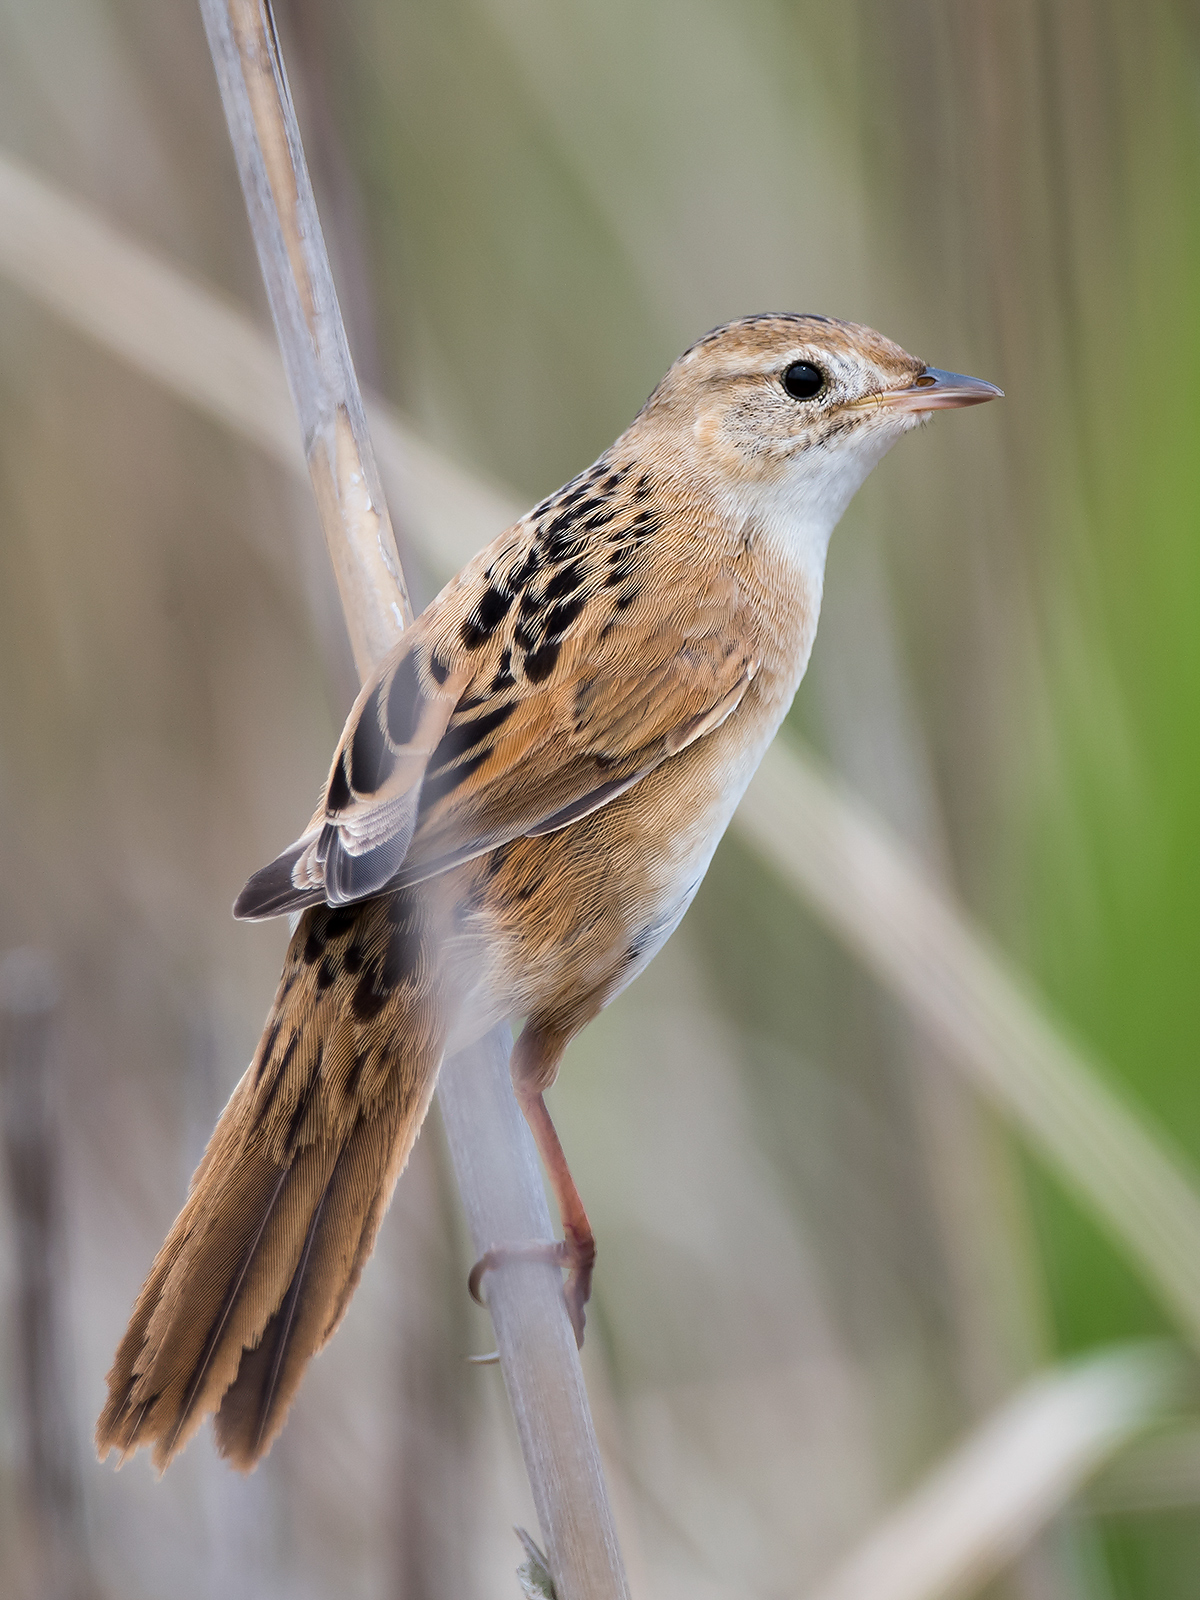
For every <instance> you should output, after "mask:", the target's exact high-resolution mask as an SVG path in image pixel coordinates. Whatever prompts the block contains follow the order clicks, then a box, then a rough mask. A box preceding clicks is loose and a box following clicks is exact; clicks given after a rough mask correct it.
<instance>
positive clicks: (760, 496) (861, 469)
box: [727, 428, 907, 603]
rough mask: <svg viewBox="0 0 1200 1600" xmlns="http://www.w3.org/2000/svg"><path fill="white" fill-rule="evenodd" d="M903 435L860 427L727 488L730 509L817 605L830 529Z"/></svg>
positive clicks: (888, 429) (900, 432) (821, 586)
mask: <svg viewBox="0 0 1200 1600" xmlns="http://www.w3.org/2000/svg"><path fill="white" fill-rule="evenodd" d="M906 431H907V429H905V428H899V429H894V430H893V429H890V428H873V429H871V430H870V431H867V430H865V429H864V430H863V431H862V432H861V433H859V434H858V435H857V436H856V437H854V438H850V439H846V438H839V439H836V440H834V441H833V442H832V443H831V444H823V445H810V446H809V447H808V448H807V449H804V450H798V451H797V452H796V453H795V455H793V456H791V457H789V458H788V460H787V461H786V462H785V463H784V464H783V466H782V469H781V470H780V471H779V472H778V473H776V474H775V475H774V476H772V477H771V478H764V479H760V480H759V481H758V482H756V483H741V484H738V485H736V486H735V487H733V488H731V489H730V490H728V491H727V494H728V498H729V509H730V511H731V512H732V513H733V515H734V517H735V519H736V520H737V521H738V522H739V523H740V524H741V525H742V526H746V525H747V524H752V525H753V527H754V536H755V538H756V539H760V540H762V541H763V542H764V543H766V544H767V545H769V546H770V547H771V548H772V549H773V550H774V551H775V552H776V553H777V554H778V555H779V556H780V557H781V558H782V559H783V560H784V561H786V562H787V563H788V564H789V565H791V566H794V567H796V568H798V569H799V572H800V575H801V576H802V577H803V579H804V581H805V584H806V586H807V587H808V589H809V590H810V592H811V594H812V595H813V597H814V599H816V600H817V602H818V603H819V601H820V596H821V591H822V588H823V587H824V582H825V558H826V556H827V555H828V553H829V540H830V536H831V535H832V533H833V530H834V528H835V527H836V526H837V524H838V522H839V521H840V520H841V516H842V513H843V511H845V509H846V507H847V506H848V505H849V504H850V501H851V500H852V498H853V497H854V493H855V491H856V490H857V489H858V488H859V487H860V485H861V484H862V482H863V480H864V479H865V478H866V476H867V474H868V473H869V472H870V470H871V468H872V467H873V466H875V464H876V463H877V462H878V461H880V460H881V459H882V458H883V457H884V456H885V455H886V454H887V452H888V451H889V450H890V449H891V447H892V445H894V444H895V443H896V441H897V439H898V438H899V437H900V435H901V434H902V433H903V432H906Z"/></svg>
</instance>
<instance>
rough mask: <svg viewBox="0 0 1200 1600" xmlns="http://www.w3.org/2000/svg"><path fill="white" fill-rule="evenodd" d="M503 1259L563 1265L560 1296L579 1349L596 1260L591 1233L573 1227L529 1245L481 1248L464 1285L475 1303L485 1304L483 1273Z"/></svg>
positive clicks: (500, 1245) (500, 1262)
mask: <svg viewBox="0 0 1200 1600" xmlns="http://www.w3.org/2000/svg"><path fill="white" fill-rule="evenodd" d="M506 1261H547V1262H549V1263H550V1264H551V1265H552V1266H556V1267H566V1268H567V1281H566V1283H565V1284H564V1285H563V1299H564V1300H565V1301H566V1305H567V1315H568V1316H569V1317H570V1319H571V1327H572V1328H573V1329H574V1330H575V1343H576V1345H578V1346H579V1347H580V1348H582V1346H583V1328H584V1323H585V1321H586V1320H587V1319H586V1316H585V1314H584V1309H583V1308H584V1306H585V1305H586V1304H587V1301H588V1298H589V1296H590V1295H591V1292H592V1269H593V1267H594V1266H595V1262H596V1241H595V1240H594V1239H593V1238H592V1236H591V1234H590V1233H589V1234H587V1235H585V1236H584V1237H583V1238H578V1237H576V1236H575V1233H574V1230H573V1229H570V1230H568V1233H567V1237H566V1238H565V1239H556V1240H554V1241H553V1242H551V1241H550V1240H546V1241H545V1242H542V1241H535V1242H531V1243H529V1244H498V1245H493V1247H492V1248H491V1249H490V1250H485V1251H484V1253H483V1255H481V1256H480V1258H479V1260H478V1261H477V1262H476V1263H475V1265H474V1266H473V1267H472V1268H471V1272H470V1276H469V1277H468V1278H467V1288H468V1289H469V1290H470V1293H471V1298H472V1300H474V1301H475V1302H476V1303H477V1304H478V1305H481V1306H483V1305H486V1304H487V1301H486V1300H484V1298H483V1296H482V1295H481V1294H480V1292H479V1291H480V1284H481V1283H482V1281H483V1275H484V1273H485V1272H490V1271H491V1270H492V1268H493V1267H498V1266H502V1265H503V1264H504V1262H506Z"/></svg>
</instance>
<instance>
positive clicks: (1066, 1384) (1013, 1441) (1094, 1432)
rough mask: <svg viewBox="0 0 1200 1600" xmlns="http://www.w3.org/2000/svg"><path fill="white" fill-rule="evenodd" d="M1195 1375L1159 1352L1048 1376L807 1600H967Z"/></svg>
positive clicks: (1116, 1354)
mask: <svg viewBox="0 0 1200 1600" xmlns="http://www.w3.org/2000/svg"><path fill="white" fill-rule="evenodd" d="M1191 1378H1192V1372H1191V1368H1190V1365H1189V1364H1188V1363H1185V1362H1184V1361H1182V1360H1181V1359H1180V1355H1179V1352H1178V1351H1177V1350H1173V1349H1171V1348H1170V1347H1168V1346H1164V1345H1161V1344H1137V1345H1125V1346H1117V1347H1115V1348H1112V1349H1108V1350H1105V1351H1103V1352H1101V1353H1100V1354H1099V1355H1095V1356H1089V1357H1088V1358H1087V1359H1086V1360H1083V1361H1078V1362H1072V1363H1070V1364H1066V1365H1063V1366H1061V1367H1055V1368H1051V1369H1050V1370H1049V1371H1048V1372H1045V1373H1043V1374H1042V1375H1041V1376H1040V1377H1038V1378H1035V1379H1034V1380H1033V1381H1032V1382H1030V1383H1028V1384H1026V1385H1025V1387H1024V1388H1023V1389H1022V1390H1021V1391H1020V1392H1019V1393H1018V1394H1017V1395H1016V1396H1015V1397H1014V1398H1013V1399H1012V1400H1010V1401H1009V1402H1008V1403H1007V1404H1006V1405H1004V1406H1002V1407H1001V1408H1000V1409H999V1410H998V1411H996V1412H994V1413H993V1414H992V1415H991V1416H990V1417H988V1418H986V1420H985V1421H984V1422H983V1423H982V1424H981V1425H980V1426H979V1427H978V1428H976V1429H975V1430H974V1431H973V1432H972V1433H971V1434H970V1435H969V1436H968V1437H967V1438H966V1439H965V1440H964V1441H963V1442H962V1443H961V1444H960V1445H959V1446H958V1447H957V1448H956V1449H954V1450H953V1451H952V1452H951V1453H950V1454H949V1455H948V1456H947V1457H945V1458H944V1459H943V1460H942V1461H941V1462H940V1463H939V1464H938V1465H937V1466H936V1467H935V1468H934V1469H933V1471H932V1472H930V1473H929V1474H928V1476H927V1477H926V1478H925V1479H924V1480H923V1481H922V1482H921V1483H920V1484H919V1485H918V1486H917V1488H916V1489H915V1490H913V1491H912V1493H911V1494H909V1495H908V1497H907V1498H906V1499H905V1500H904V1501H903V1502H902V1503H901V1504H900V1505H899V1506H897V1507H896V1508H895V1509H894V1510H893V1511H891V1512H890V1513H888V1514H887V1515H885V1516H884V1517H883V1518H882V1519H881V1521H879V1522H878V1523H876V1525H875V1527H874V1528H873V1529H872V1530H871V1531H870V1532H869V1533H868V1534H867V1536H866V1538H865V1539H864V1540H863V1542H862V1543H861V1544H860V1545H859V1546H858V1548H857V1549H856V1550H854V1551H853V1552H852V1553H851V1554H850V1555H849V1556H848V1557H847V1558H846V1560H845V1561H843V1563H842V1564H841V1566H840V1567H839V1568H838V1569H837V1571H836V1572H834V1573H832V1574H831V1575H830V1576H829V1578H827V1579H826V1580H825V1582H823V1583H820V1584H818V1585H817V1587H816V1589H815V1590H812V1591H810V1592H809V1593H808V1594H807V1595H806V1596H805V1600H966V1597H967V1596H969V1595H972V1594H976V1593H977V1592H978V1591H979V1589H980V1588H982V1586H983V1585H984V1584H985V1583H986V1582H987V1581H988V1579H990V1578H992V1577H994V1576H995V1575H996V1574H997V1573H998V1572H1000V1571H1001V1570H1002V1568H1003V1567H1004V1566H1005V1565H1007V1563H1008V1562H1009V1561H1010V1560H1011V1559H1012V1558H1013V1557H1014V1556H1015V1555H1016V1554H1017V1553H1018V1552H1019V1551H1020V1550H1021V1549H1023V1548H1024V1546H1025V1545H1026V1544H1027V1543H1028V1542H1029V1540H1030V1539H1031V1538H1032V1537H1033V1535H1034V1534H1035V1533H1037V1532H1038V1531H1039V1529H1041V1528H1043V1527H1044V1526H1045V1525H1046V1523H1047V1522H1049V1521H1050V1519H1051V1518H1052V1517H1053V1516H1054V1515H1055V1514H1056V1513H1057V1512H1058V1511H1059V1510H1060V1509H1061V1508H1062V1506H1063V1505H1064V1504H1065V1503H1066V1501H1067V1500H1068V1499H1070V1497H1071V1496H1072V1495H1073V1494H1074V1493H1075V1491H1076V1490H1077V1489H1079V1488H1080V1486H1081V1485H1082V1484H1083V1483H1085V1482H1086V1481H1087V1479H1088V1478H1089V1477H1091V1475H1092V1474H1093V1473H1094V1472H1096V1471H1097V1470H1098V1469H1099V1468H1100V1467H1102V1466H1103V1465H1104V1463H1105V1462H1106V1461H1108V1460H1109V1459H1111V1457H1112V1456H1114V1455H1115V1454H1116V1453H1117V1452H1118V1451H1119V1450H1120V1449H1121V1448H1122V1447H1123V1446H1124V1445H1126V1444H1128V1443H1129V1441H1130V1440H1131V1439H1133V1438H1135V1437H1136V1436H1137V1435H1138V1434H1139V1433H1142V1432H1143V1431H1144V1430H1146V1429H1147V1428H1149V1427H1152V1426H1153V1425H1154V1424H1155V1423H1157V1422H1161V1421H1162V1420H1163V1418H1164V1417H1165V1416H1166V1415H1167V1414H1168V1413H1169V1412H1170V1411H1171V1410H1173V1409H1174V1408H1175V1407H1176V1406H1177V1405H1178V1403H1179V1402H1180V1400H1182V1399H1183V1398H1184V1396H1185V1395H1186V1393H1187V1391H1188V1388H1189V1386H1190V1383H1191Z"/></svg>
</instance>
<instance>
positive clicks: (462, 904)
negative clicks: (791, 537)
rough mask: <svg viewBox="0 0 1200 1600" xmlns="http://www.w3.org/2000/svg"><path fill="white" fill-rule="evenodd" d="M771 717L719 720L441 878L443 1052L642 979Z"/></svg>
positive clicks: (702, 866) (686, 901)
mask: <svg viewBox="0 0 1200 1600" xmlns="http://www.w3.org/2000/svg"><path fill="white" fill-rule="evenodd" d="M783 709H785V707H781V708H780V709H779V712H778V715H774V716H766V717H764V716H762V715H760V716H757V717H754V718H753V719H750V718H747V719H745V720H742V721H741V723H740V725H739V724H738V722H736V721H735V718H733V717H731V718H730V719H729V720H728V721H727V722H726V723H725V724H723V725H722V727H720V728H718V729H716V730H715V731H714V732H713V733H712V734H710V735H708V736H707V737H706V738H704V739H701V740H698V741H697V743H696V744H695V745H693V746H691V747H689V749H687V750H685V751H682V752H681V753H680V754H679V755H678V756H675V757H673V758H672V759H671V760H669V761H667V762H664V763H663V765H662V766H661V767H659V768H657V769H656V770H655V771H654V772H652V773H650V774H649V775H648V776H647V777H645V778H643V779H642V780H641V781H640V782H639V783H637V784H635V785H634V787H633V788H632V789H630V790H628V791H627V792H626V793H625V794H624V795H622V796H620V797H619V798H618V799H617V800H614V801H611V802H610V803H609V804H608V805H606V806H604V807H602V808H601V809H600V810H599V811H596V812H594V813H593V814H592V815H591V816H589V817H585V818H583V819H582V820H581V821H579V822H577V823H574V824H572V826H571V827H569V828H564V829H562V830H561V831H560V832H558V833H554V834H548V835H546V836H544V837H542V838H536V839H518V840H515V841H514V842H513V843H512V844H510V845H507V846H505V847H503V848H502V849H500V850H496V851H493V852H492V853H491V854H490V855H488V856H484V857H481V858H480V859H479V860H478V861H475V862H471V863H469V864H468V865H467V866H465V867H462V868H459V869H457V870H456V871H455V872H454V873H452V874H450V873H448V874H446V883H445V886H444V890H443V892H447V891H448V892H450V893H451V894H452V897H453V901H454V909H453V913H452V915H453V918H454V925H455V933H454V935H453V937H452V938H451V940H450V941H449V943H448V945H447V955H448V957H449V962H450V966H451V967H452V968H453V969H454V970H455V972H456V973H457V974H458V980H457V983H456V985H455V987H456V988H457V990H458V997H459V998H458V1004H457V1006H456V1020H455V1022H454V1023H453V1024H452V1029H451V1035H450V1040H449V1044H448V1048H449V1049H450V1050H451V1051H452V1050H454V1049H457V1048H461V1047H462V1045H464V1044H466V1043H467V1042H469V1040H470V1039H471V1038H474V1037H477V1036H478V1035H479V1033H481V1032H482V1031H484V1030H486V1029H487V1028H489V1027H491V1026H493V1025H494V1024H495V1023H496V1022H498V1021H500V1020H501V1019H503V1018H504V1017H508V1016H518V1015H521V1016H525V1015H530V1014H532V1013H535V1012H542V1013H544V1012H546V1011H548V1010H549V1011H554V1012H556V1013H557V1012H561V1011H568V1010H571V1009H572V1008H573V1007H575V1006H576V1005H578V1004H581V1003H583V1002H584V1001H586V1000H587V998H588V997H592V998H593V1000H594V1009H597V1010H598V1009H599V1008H600V1006H602V1005H604V1004H607V1002H608V1001H609V1000H611V999H612V998H613V997H614V996H615V995H616V994H619V993H620V991H621V990H622V989H623V988H624V987H625V986H626V984H628V983H629V982H631V981H632V979H633V978H635V977H636V976H637V975H638V973H639V972H641V971H642V970H643V969H644V968H645V966H646V965H647V964H648V963H649V961H650V960H651V959H652V958H653V956H654V955H655V954H656V953H657V952H658V950H660V949H661V948H662V946H663V944H664V943H665V942H666V940H667V939H668V938H669V937H670V935H671V933H672V932H673V931H674V930H675V928H676V927H677V926H678V924H679V922H680V919H681V918H682V917H683V914H684V912H685V911H686V910H687V908H688V906H689V905H690V904H691V902H692V899H693V897H694V896H695V894H696V891H697V889H698V888H699V887H700V883H701V881H702V879H703V877H704V874H705V872H706V871H707V869H708V865H709V862H710V861H711V860H712V857H713V853H714V851H715V850H716V847H717V845H718V843H719V842H720V839H721V835H722V834H723V833H724V831H725V829H726V827H727V826H728V823H729V820H730V818H731V817H732V816H733V813H734V810H735V809H736V807H737V803H738V801H739V800H740V799H741V797H742V794H743V793H744V791H745V789H746V785H747V784H748V783H749V781H750V778H751V776H752V775H753V773H754V770H755V768H756V767H757V766H758V763H759V761H760V760H761V758H762V754H763V751H764V750H765V748H766V746H767V744H768V743H769V741H770V738H771V735H772V734H773V733H774V731H775V727H776V726H777V725H778V721H779V719H780V717H781V716H782V710H783ZM735 715H736V714H735Z"/></svg>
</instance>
